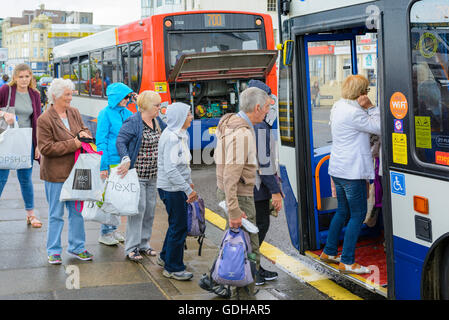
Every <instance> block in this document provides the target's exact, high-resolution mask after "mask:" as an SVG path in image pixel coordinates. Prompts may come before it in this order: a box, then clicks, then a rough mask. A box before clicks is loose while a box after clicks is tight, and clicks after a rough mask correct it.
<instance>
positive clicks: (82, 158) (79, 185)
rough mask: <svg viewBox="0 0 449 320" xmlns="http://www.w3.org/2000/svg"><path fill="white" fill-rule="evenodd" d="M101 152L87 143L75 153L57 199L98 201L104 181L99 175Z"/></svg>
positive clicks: (100, 197)
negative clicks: (70, 169)
mask: <svg viewBox="0 0 449 320" xmlns="http://www.w3.org/2000/svg"><path fill="white" fill-rule="evenodd" d="M101 154H102V153H101V152H96V151H95V150H94V149H93V148H92V146H91V145H90V144H89V143H85V142H82V147H81V149H79V150H78V151H77V152H76V154H75V159H76V160H75V161H76V162H75V165H74V166H73V168H72V171H71V172H70V175H69V177H68V178H67V180H66V181H65V182H64V184H63V186H62V190H61V196H60V197H59V201H75V200H79V201H100V200H102V194H103V192H104V183H103V181H102V180H101V177H100V161H101Z"/></svg>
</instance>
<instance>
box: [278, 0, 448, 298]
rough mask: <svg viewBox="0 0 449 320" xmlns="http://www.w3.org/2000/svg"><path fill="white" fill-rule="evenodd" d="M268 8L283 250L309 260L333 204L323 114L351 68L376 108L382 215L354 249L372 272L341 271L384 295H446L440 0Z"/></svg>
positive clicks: (444, 62) (444, 48) (444, 0)
mask: <svg viewBox="0 0 449 320" xmlns="http://www.w3.org/2000/svg"><path fill="white" fill-rule="evenodd" d="M278 4H279V8H280V12H279V17H280V24H281V25H280V26H279V29H280V30H281V31H282V34H281V39H282V41H281V42H282V43H281V44H280V46H279V49H280V50H282V53H283V59H282V60H283V61H282V63H281V64H280V67H279V104H280V108H279V136H280V138H279V142H280V152H279V153H280V163H281V165H282V166H281V174H282V180H283V188H284V191H285V195H286V198H285V211H286V217H287V223H288V228H289V233H290V238H291V241H292V244H293V246H294V247H296V248H297V250H298V251H299V252H300V253H301V254H304V255H306V256H309V257H311V258H312V259H315V260H316V261H319V255H320V253H321V252H322V250H323V248H324V245H325V243H326V239H327V234H328V229H329V225H330V221H331V219H332V217H333V215H334V214H335V212H336V208H337V201H336V198H335V197H332V190H331V182H330V177H329V174H328V164H329V161H328V160H329V156H330V150H331V146H332V135H331V132H330V125H329V115H330V111H331V108H332V105H333V104H334V103H335V102H336V101H337V100H339V99H340V97H341V93H340V92H341V86H342V82H343V80H344V79H345V78H346V77H347V76H349V75H351V74H362V75H364V76H365V77H367V78H368V80H369V82H370V92H369V97H370V99H371V101H373V102H374V103H375V104H376V105H378V106H379V107H380V110H381V132H382V135H381V138H380V139H381V152H380V174H381V178H382V180H381V182H382V190H383V198H382V211H381V213H380V214H379V216H378V218H377V220H376V221H374V223H373V224H370V226H368V225H367V224H364V225H363V227H362V230H361V235H360V237H359V242H358V244H357V249H356V256H355V258H356V262H358V263H360V264H361V265H364V266H369V268H370V269H371V270H372V273H370V274H366V275H345V276H344V277H346V278H348V279H350V280H352V281H354V282H356V283H358V284H360V285H362V286H365V287H366V288H369V289H371V290H373V291H375V292H377V293H379V294H382V295H384V296H386V297H388V298H391V299H449V71H448V70H449V0H394V1H391V0H379V1H369V0H366V1H363V0H339V1H327V0H314V1H309V0H305V1H284V0H280V1H279V3H278ZM344 231H345V230H344V229H343V230H342V234H341V239H343V236H344ZM319 263H321V264H323V265H324V266H325V267H326V268H328V269H329V270H331V272H335V274H337V273H338V266H337V265H336V264H326V263H322V262H319ZM342 276H343V275H342Z"/></svg>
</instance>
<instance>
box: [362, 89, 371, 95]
mask: <svg viewBox="0 0 449 320" xmlns="http://www.w3.org/2000/svg"><path fill="white" fill-rule="evenodd" d="M370 90H371V89H370V88H366V89H365V91H363V93H365V94H366V93H368V92H370Z"/></svg>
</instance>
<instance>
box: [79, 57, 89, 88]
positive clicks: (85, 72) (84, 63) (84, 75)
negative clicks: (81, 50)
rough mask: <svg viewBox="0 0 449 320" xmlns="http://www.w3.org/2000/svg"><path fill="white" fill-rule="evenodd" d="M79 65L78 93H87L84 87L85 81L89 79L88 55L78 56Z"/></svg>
mask: <svg viewBox="0 0 449 320" xmlns="http://www.w3.org/2000/svg"><path fill="white" fill-rule="evenodd" d="M79 65H80V90H79V91H80V94H81V95H89V89H88V88H87V87H86V83H87V81H89V57H88V56H81V57H80V58H79Z"/></svg>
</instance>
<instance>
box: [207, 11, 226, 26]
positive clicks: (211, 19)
mask: <svg viewBox="0 0 449 320" xmlns="http://www.w3.org/2000/svg"><path fill="white" fill-rule="evenodd" d="M204 25H205V26H206V28H223V27H225V26H226V22H225V16H224V14H218V13H208V14H205V15H204Z"/></svg>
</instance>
